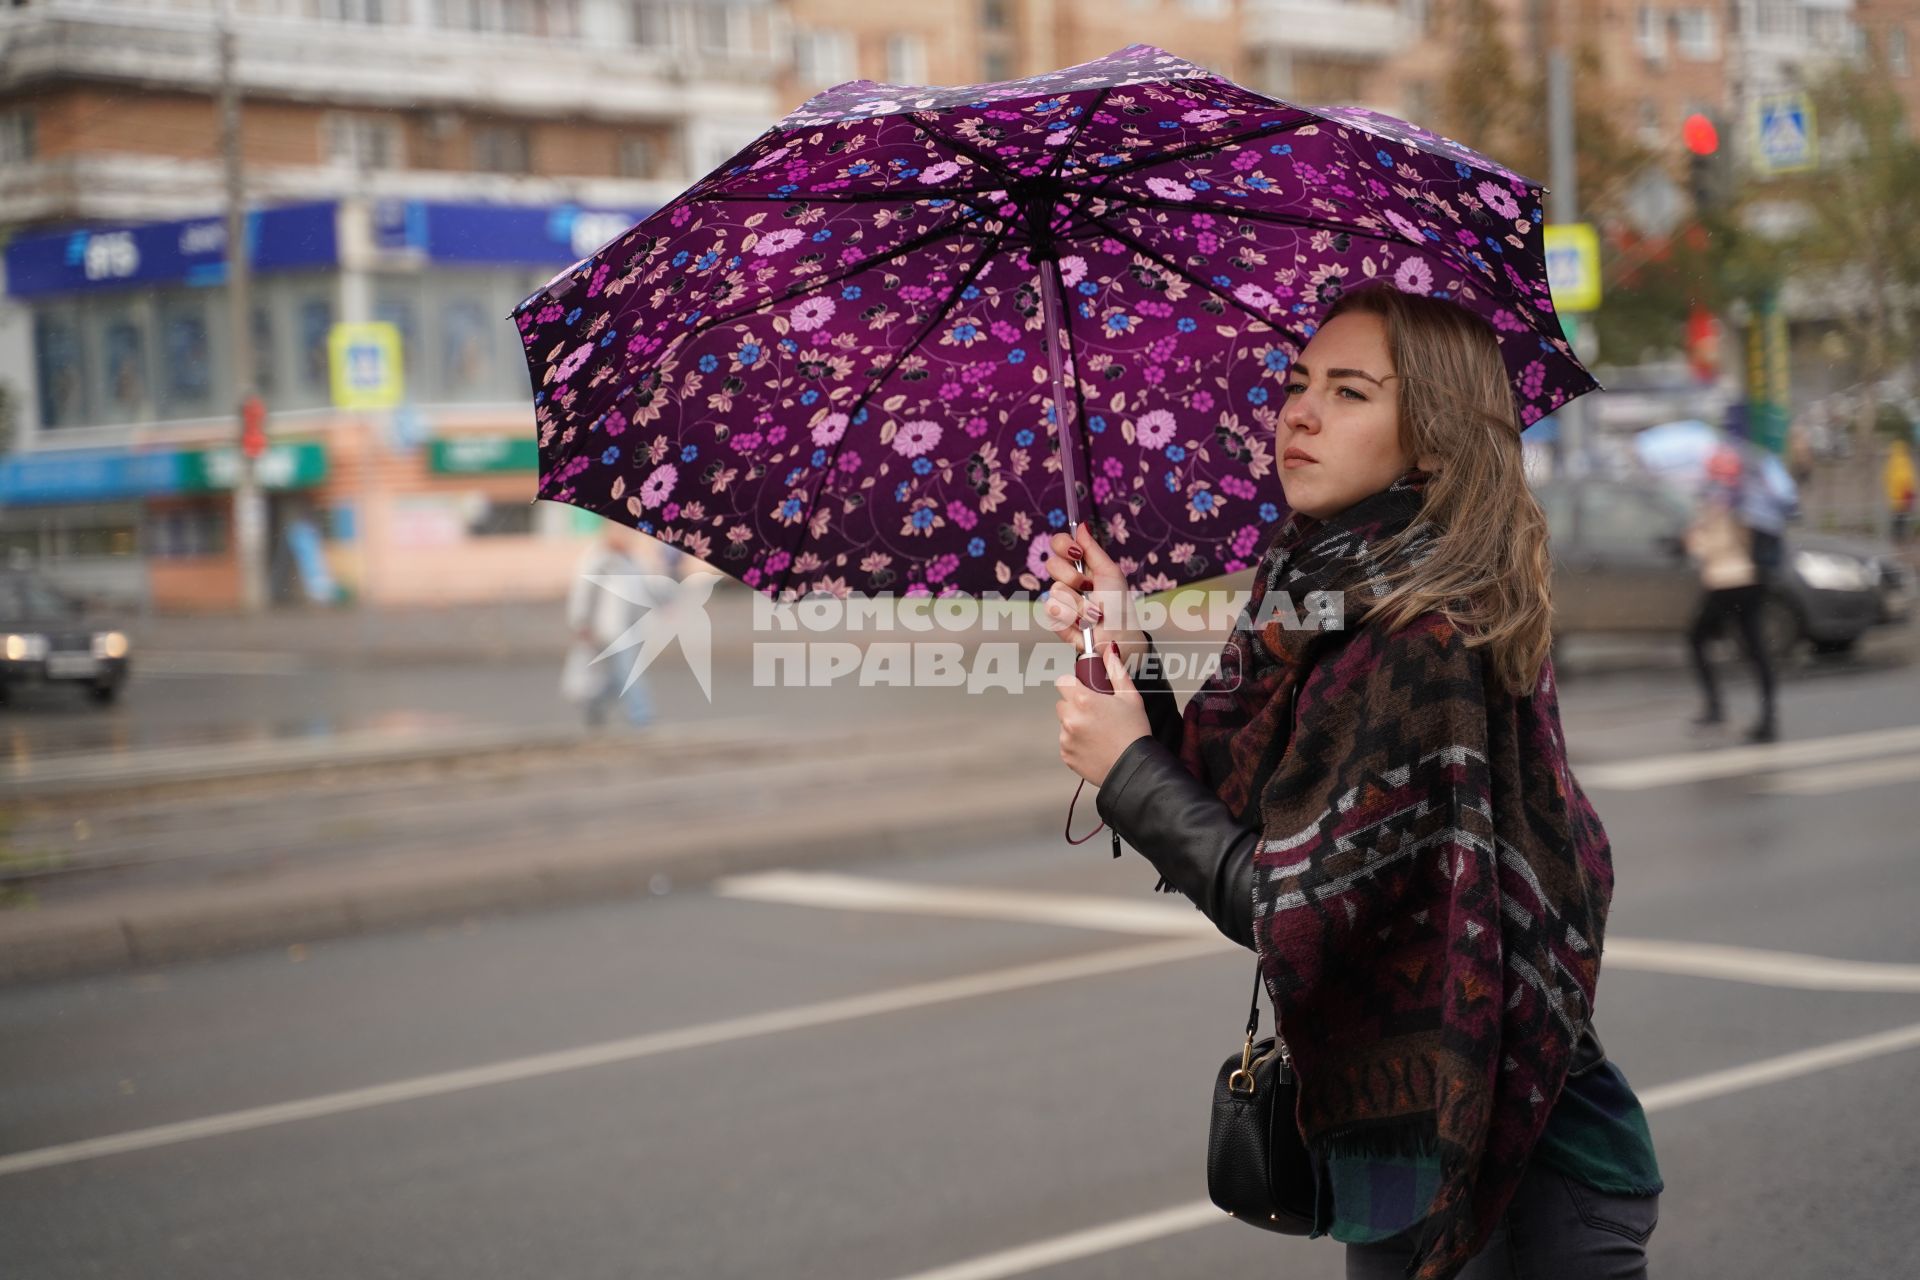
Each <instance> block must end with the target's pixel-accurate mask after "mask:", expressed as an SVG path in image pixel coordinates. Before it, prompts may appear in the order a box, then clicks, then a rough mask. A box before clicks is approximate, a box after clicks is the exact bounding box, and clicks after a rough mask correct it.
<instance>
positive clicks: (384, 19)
mask: <svg viewBox="0 0 1920 1280" xmlns="http://www.w3.org/2000/svg"><path fill="white" fill-rule="evenodd" d="M406 10H407V0H307V16H308V17H312V18H318V19H320V20H321V21H322V22H357V23H362V24H364V25H367V26H383V25H385V24H387V23H395V22H405V21H406V20H407V12H406Z"/></svg>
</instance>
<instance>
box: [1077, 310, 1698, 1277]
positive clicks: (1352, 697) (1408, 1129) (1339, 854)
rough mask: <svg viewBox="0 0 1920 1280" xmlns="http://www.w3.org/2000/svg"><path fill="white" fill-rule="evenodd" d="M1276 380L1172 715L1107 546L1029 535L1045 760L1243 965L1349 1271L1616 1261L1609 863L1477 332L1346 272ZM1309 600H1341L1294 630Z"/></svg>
mask: <svg viewBox="0 0 1920 1280" xmlns="http://www.w3.org/2000/svg"><path fill="white" fill-rule="evenodd" d="M1282 395H1283V396H1284V397H1285V398H1284V400H1283V402H1282V407H1281V409H1280V411H1279V414H1278V421H1277V423H1276V428H1275V429H1276V433H1277V434H1276V439H1275V440H1274V453H1275V455H1276V458H1277V459H1278V460H1279V464H1280V467H1281V471H1280V482H1281V486H1282V488H1283V490H1284V492H1285V494H1286V499H1287V505H1288V507H1289V508H1290V509H1291V514H1290V515H1289V516H1288V518H1287V520H1286V522H1285V523H1284V524H1282V525H1281V526H1280V527H1279V528H1278V529H1277V530H1275V531H1274V532H1273V534H1272V536H1271V537H1270V539H1269V541H1268V544H1267V547H1266V550H1265V551H1264V552H1263V553H1262V556H1261V563H1260V565H1259V567H1258V569H1257V570H1256V572H1255V576H1254V580H1253V587H1254V589H1253V593H1252V595H1251V598H1250V600H1249V601H1248V604H1247V607H1246V608H1245V609H1244V610H1243V611H1242V614H1241V616H1240V619H1239V621H1238V622H1237V624H1236V625H1235V628H1234V631H1233V634H1232V636H1231V637H1230V638H1229V640H1228V642H1227V647H1226V650H1225V651H1223V653H1222V661H1221V664H1220V667H1219V670H1218V672H1217V674H1215V675H1213V676H1212V677H1211V678H1209V679H1208V680H1207V681H1206V682H1205V683H1204V684H1202V686H1201V687H1200V688H1199V690H1197V691H1196V692H1195V693H1194V694H1193V696H1192V698H1190V699H1189V700H1188V702H1187V705H1186V707H1185V709H1184V711H1182V710H1181V709H1180V708H1179V707H1178V706H1177V705H1176V704H1175V702H1174V699H1173V694H1172V691H1171V689H1170V688H1169V687H1168V684H1167V682H1166V680H1165V679H1164V678H1156V677H1155V676H1154V675H1153V673H1152V666H1151V662H1152V658H1153V654H1154V648H1153V641H1152V638H1151V637H1150V636H1149V635H1147V633H1146V632H1144V631H1143V630H1141V629H1140V628H1139V625H1138V622H1137V621H1136V620H1135V618H1134V616H1133V610H1132V605H1131V600H1130V593H1129V588H1128V583H1127V579H1126V576H1125V573H1124V571H1123V570H1122V569H1121V567H1120V564H1119V563H1118V562H1116V561H1115V560H1114V559H1113V558H1112V556H1111V555H1110V554H1109V553H1108V551H1107V549H1106V548H1104V547H1102V546H1100V544H1099V543H1098V542H1096V541H1095V540H1094V538H1093V531H1092V530H1091V529H1090V528H1089V527H1088V526H1087V525H1085V524H1082V525H1080V526H1079V527H1078V528H1076V529H1074V530H1072V531H1071V533H1070V534H1069V533H1059V534H1055V535H1053V539H1052V547H1051V549H1052V553H1053V554H1052V556H1051V557H1050V558H1049V559H1048V561H1047V565H1046V567H1047V572H1048V574H1049V575H1050V576H1051V577H1052V579H1053V585H1052V588H1051V591H1050V593H1049V595H1050V598H1049V605H1048V610H1049V615H1050V619H1051V620H1050V622H1049V623H1048V625H1049V627H1051V628H1052V629H1053V630H1054V631H1055V633H1056V634H1057V635H1059V636H1060V637H1061V638H1062V639H1063V640H1067V641H1068V642H1069V643H1073V642H1075V641H1077V640H1078V638H1079V636H1080V633H1081V627H1082V625H1083V624H1086V625H1091V626H1092V627H1093V628H1094V638H1095V642H1096V643H1097V644H1099V645H1100V646H1101V648H1102V651H1103V652H1105V653H1107V655H1108V658H1107V673H1108V678H1109V679H1110V680H1111V681H1112V684H1113V687H1114V692H1113V693H1112V694H1111V695H1108V694H1101V693H1096V692H1093V691H1092V690H1090V689H1087V688H1086V687H1084V686H1083V685H1080V684H1079V683H1078V682H1076V681H1075V680H1074V678H1073V677H1072V676H1066V677H1063V678H1062V679H1061V680H1060V681H1059V682H1058V684H1057V686H1056V687H1057V688H1058V689H1059V691H1060V696H1061V700H1060V702H1059V704H1058V706H1057V713H1058V715H1059V718H1060V722H1061V732H1060V746H1061V758H1062V759H1063V760H1064V761H1065V762H1066V763H1067V764H1068V766H1069V767H1071V768H1072V769H1073V770H1074V771H1075V772H1076V773H1079V774H1080V775H1081V777H1083V778H1084V779H1086V780H1087V781H1089V782H1092V783H1093V784H1094V785H1095V786H1097V787H1098V788H1099V795H1098V799H1097V805H1098V808H1099V811H1100V815H1101V816H1102V817H1103V818H1105V819H1106V821H1107V823H1108V824H1109V825H1110V826H1112V828H1113V829H1114V830H1115V831H1116V832H1118V833H1119V835H1121V836H1122V837H1124V838H1125V839H1126V840H1127V842H1128V843H1129V844H1131V845H1133V847H1134V848H1135V849H1137V850H1138V851H1139V852H1140V853H1141V854H1142V855H1144V856H1145V857H1146V859H1147V860H1148V861H1149V862H1151V863H1152V864H1153V866H1154V867H1155V869H1156V870H1158V871H1159V872H1160V876H1161V886H1162V887H1164V888H1167V889H1170V890H1176V891H1178V892H1180V893H1183V894H1185V895H1186V896H1187V897H1189V898H1190V899H1192V900H1193V902H1194V903H1195V905H1196V906H1198V907H1199V908H1200V909H1201V910H1202V911H1203V912H1205V913H1206V915H1207V916H1208V917H1209V918H1210V919H1211V920H1212V921H1213V923H1214V924H1215V926H1216V927H1218V928H1219V929H1220V931H1221V932H1222V933H1224V934H1225V935H1226V936H1227V937H1228V938H1230V939H1232V940H1233V941H1235V942H1238V943H1239V944H1240V945H1241V946H1243V947H1248V948H1251V949H1253V950H1254V951H1255V953H1256V955H1257V956H1258V962H1259V968H1260V974H1261V979H1262V983H1263V985H1264V989H1265V990H1266V992H1267V996H1268V998H1270V999H1271V1000H1272V1001H1273V1004H1274V1010H1275V1016H1276V1023H1277V1030H1278V1032H1279V1033H1280V1034H1281V1035H1283V1036H1284V1037H1285V1044H1286V1046H1287V1049H1288V1051H1289V1053H1290V1060H1291V1063H1292V1066H1293V1069H1294V1072H1295V1074H1296V1075H1297V1078H1298V1082H1299V1108H1298V1113H1297V1115H1292V1116H1290V1117H1289V1118H1291V1119H1294V1120H1295V1122H1296V1123H1297V1124H1298V1126H1299V1129H1300V1136H1301V1138H1302V1140H1303V1141H1304V1142H1305V1145H1306V1149H1307V1154H1306V1156H1305V1157H1304V1158H1297V1159H1296V1160H1295V1161H1294V1162H1292V1163H1291V1164H1290V1166H1289V1172H1288V1174H1287V1175H1286V1176H1288V1177H1289V1178H1291V1177H1292V1176H1294V1174H1295V1173H1297V1175H1298V1177H1299V1178H1300V1179H1301V1180H1302V1181H1305V1182H1307V1183H1309V1184H1310V1185H1312V1186H1313V1188H1314V1191H1313V1196H1312V1201H1313V1204H1312V1208H1311V1210H1310V1213H1311V1216H1312V1218H1313V1220H1314V1231H1315V1233H1316V1234H1326V1235H1329V1236H1331V1237H1332V1238H1333V1239H1335V1240H1339V1241H1341V1242H1343V1243H1344V1244H1345V1245H1346V1259H1345V1262H1346V1274H1347V1276H1348V1277H1349V1278H1350V1280H1372V1278H1373V1277H1394V1278H1395V1280H1399V1278H1400V1277H1408V1276H1411V1277H1416V1278H1417V1280H1448V1278H1449V1277H1456V1276H1458V1277H1465V1278H1468V1280H1491V1278H1492V1277H1511V1276H1541V1277H1547V1276H1551V1277H1560V1278H1563V1280H1598V1278H1600V1277H1607V1278H1608V1280H1644V1277H1645V1276H1646V1274H1647V1271H1646V1266H1647V1262H1646V1243H1647V1238H1648V1236H1649V1235H1650V1234H1651V1233H1652V1231H1653V1229H1654V1226H1655V1223H1656V1221H1657V1220H1658V1217H1659V1193H1660V1191H1661V1190H1662V1182H1661V1177H1660V1171H1659V1166H1658V1162H1657V1161H1656V1160H1655V1158H1654V1150H1653V1142H1652V1138H1651V1137H1650V1136H1649V1133H1648V1128H1647V1121H1646V1115H1645V1112H1644V1110H1643V1109H1642V1107H1641V1105H1640V1103H1639V1101H1638V1100H1637V1099H1636V1097H1635V1095H1634V1092H1633V1089H1632V1088H1631V1086H1629V1085H1628V1083H1627V1080H1626V1077H1625V1076H1624V1075H1622V1074H1621V1072H1620V1071H1619V1069H1618V1068H1617V1067H1615V1066H1614V1065H1613V1063H1612V1062H1611V1061H1609V1060H1608V1058H1607V1055H1606V1052H1605V1050H1604V1049H1602V1048H1601V1046H1600V1042H1599V1039H1598V1037H1597V1036H1595V1034H1594V1032H1593V1027H1592V1023H1591V1020H1590V1014H1591V1010H1592V1008H1593V996H1594V990H1593V983H1594V980H1595V978H1596V976H1597V968H1596V962H1597V960H1598V957H1599V955H1600V953H1601V949H1602V946H1603V945H1604V938H1603V936H1602V935H1603V933H1604V925H1605V921H1606V916H1607V905H1608V902H1609V900H1610V897H1611V892H1612V888H1613V870H1612V859H1611V851H1610V847H1609V845H1608V841H1607V837H1606V833H1605V830H1604V828H1603V827H1602V825H1601V822H1600V819H1599V817H1598V815H1597V814H1596V813H1595V812H1594V810H1593V807H1592V805H1591V804H1590V803H1589V802H1588V800H1587V798H1586V796H1585V794H1584V793H1583V792H1582V791H1581V790H1580V788H1579V786H1578V785H1577V784H1576V782H1575V781H1574V777H1573V773H1572V770H1571V768H1570V766H1569V765H1568V764H1567V759H1566V755H1565V753H1564V746H1563V743H1564V735H1563V732H1562V728H1561V723H1560V714H1559V703H1558V690H1557V684H1556V681H1555V678H1554V671H1553V662H1552V658H1551V656H1550V652H1549V649H1550V635H1549V631H1550V624H1551V620H1552V613H1551V599H1550V594H1549V577H1548V575H1549V572H1550V563H1551V562H1550V559H1549V555H1548V546H1547V525H1546V517H1545V515H1544V513H1543V512H1542V511H1541V509H1540V506H1539V503H1538V502H1537V501H1536V500H1535V499H1534V497H1533V495H1532V493H1531V492H1530V491H1529V489H1528V487H1527V483H1526V479H1525V475H1524V464H1523V460H1522V446H1521V441H1520V424H1519V422H1518V421H1517V418H1516V415H1515V411H1514V398H1513V393H1512V390H1511V387H1510V385H1509V382H1508V375H1507V371H1506V367H1505V365H1504V363H1503V361H1502V359H1501V356H1500V350H1499V345H1498V339H1497V338H1496V336H1495V334H1494V331H1493V329H1492V327H1491V326H1490V325H1488V324H1487V323H1486V322H1485V321H1484V320H1481V319H1479V318H1477V317H1476V316H1474V315H1473V313H1471V312H1469V311H1467V310H1466V309H1465V308H1463V307H1461V306H1459V305H1458V304H1456V303H1452V302H1448V301H1445V300H1442V299H1438V298H1433V297H1429V296H1427V295H1424V294H1422V295H1415V294H1404V293H1401V292H1399V291H1398V290H1396V289H1393V288H1391V287H1385V286H1370V287H1366V288H1361V289H1356V290H1355V291H1353V292H1351V293H1348V294H1346V295H1344V296H1343V297H1342V298H1341V299H1340V300H1339V301H1338V302H1337V303H1335V304H1334V305H1333V307H1331V308H1330V310H1329V312H1328V315H1327V318H1326V320H1325V322H1324V323H1323V324H1322V325H1321V327H1320V328H1319V330H1318V331H1317V332H1316V333H1315V334H1314V336H1313V338H1312V339H1311V341H1309V342H1308V343H1307V345H1306V348H1305V349H1304V350H1303V351H1302V352H1301V353H1300V355H1299V359H1298V360H1297V361H1296V362H1295V363H1294V364H1293V365H1292V367H1291V368H1289V369H1288V370H1287V371H1286V374H1285V381H1284V388H1283V391H1282ZM1082 539H1084V541H1082ZM1076 561H1077V562H1078V563H1076ZM1316 599H1317V600H1320V601H1322V602H1326V601H1330V600H1332V599H1338V600H1339V601H1341V602H1342V606H1341V613H1340V616H1339V617H1338V618H1337V619H1333V618H1330V617H1328V616H1327V615H1324V614H1323V615H1320V618H1319V621H1320V622H1321V623H1322V625H1320V626H1305V625H1298V624H1299V622H1300V617H1301V612H1302V610H1303V608H1304V609H1305V610H1306V612H1307V613H1309V614H1311V613H1313V607H1312V603H1311V602H1312V601H1314V600H1316ZM1289 620H1291V621H1289ZM1123 654H1132V655H1138V656H1139V657H1141V658H1142V659H1143V660H1144V662H1145V663H1146V664H1148V665H1146V666H1145V667H1144V669H1143V670H1142V672H1141V677H1140V679H1139V681H1138V682H1137V683H1136V681H1135V680H1134V679H1133V678H1132V677H1131V675H1130V674H1129V670H1128V668H1127V666H1126V664H1125V662H1124V660H1123V657H1122V655H1123ZM1296 695H1297V696H1296ZM1523 900H1524V902H1523ZM1222 1030H1223V1031H1224V1030H1225V1028H1224V1027H1223V1028H1222ZM1283 1114H1285V1113H1283ZM1273 1149H1274V1150H1275V1151H1276V1152H1280V1151H1282V1150H1283V1144H1282V1142H1281V1140H1280V1139H1278V1138H1276V1139H1275V1140H1274V1143H1273ZM1295 1154H1296V1157H1298V1153H1297V1152H1296V1153H1295ZM1303 1166H1304V1167H1303ZM1307 1212H1309V1211H1307V1210H1303V1216H1305V1215H1306V1213H1307Z"/></svg>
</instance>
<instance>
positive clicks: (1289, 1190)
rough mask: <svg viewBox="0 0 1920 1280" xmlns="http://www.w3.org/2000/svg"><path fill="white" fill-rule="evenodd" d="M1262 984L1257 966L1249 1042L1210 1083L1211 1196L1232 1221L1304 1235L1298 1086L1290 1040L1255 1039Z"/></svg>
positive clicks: (1305, 1173) (1307, 1162)
mask: <svg viewBox="0 0 1920 1280" xmlns="http://www.w3.org/2000/svg"><path fill="white" fill-rule="evenodd" d="M1260 985H1261V983H1260V970H1259V968H1258V967H1257V966H1256V967H1255V969H1254V978H1253V1011H1252V1012H1251V1013H1250V1014H1249V1015H1248V1016H1247V1042H1246V1044H1245V1045H1244V1046H1242V1048H1241V1050H1240V1052H1239V1053H1237V1054H1235V1055H1234V1056H1233V1057H1231V1058H1228V1059H1227V1060H1226V1061H1225V1062H1223V1063H1221V1064H1220V1074H1219V1076H1218V1077H1217V1078H1216V1079H1215V1080H1214V1082H1213V1124H1212V1127H1211V1128H1210V1129H1209V1131H1208V1133H1207V1194H1208V1195H1209V1196H1210V1197H1212V1199H1213V1202H1214V1203H1215V1204H1216V1205H1218V1206H1220V1207H1221V1208H1222V1209H1225V1210H1226V1211H1227V1216H1228V1217H1230V1218H1238V1219H1239V1220H1240V1221H1242V1222H1247V1223H1251V1224H1252V1225H1254V1226H1256V1227H1265V1228H1266V1229H1267V1230H1268V1231H1277V1232H1279V1233H1280V1234H1281V1235H1287V1236H1304V1235H1308V1234H1311V1233H1312V1231H1313V1219H1314V1200H1315V1179H1314V1173H1313V1161H1312V1159H1311V1158H1310V1157H1309V1156H1308V1155H1307V1144H1306V1143H1305V1142H1303V1141H1302V1140H1301V1138H1300V1126H1299V1124H1298V1123H1296V1121H1295V1119H1294V1115H1295V1110H1296V1107H1297V1105H1298V1103H1299V1099H1300V1087H1299V1081H1298V1079H1297V1078H1296V1077H1295V1076H1294V1074H1293V1058H1292V1056H1291V1055H1289V1054H1288V1052H1287V1045H1286V1041H1284V1040H1282V1039H1280V1038H1279V1036H1278V1034H1275V1035H1271V1036H1268V1037H1267V1038H1266V1039H1264V1040H1261V1041H1259V1042H1258V1043H1256V1042H1255V1041H1254V1036H1256V1035H1258V1034H1259V1031H1260ZM1278 1021H1279V1020H1278V1018H1276V1019H1275V1022H1276V1024H1277V1023H1278ZM1278 1029H1279V1028H1278V1026H1277V1025H1276V1027H1275V1031H1276V1033H1277V1032H1278Z"/></svg>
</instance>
